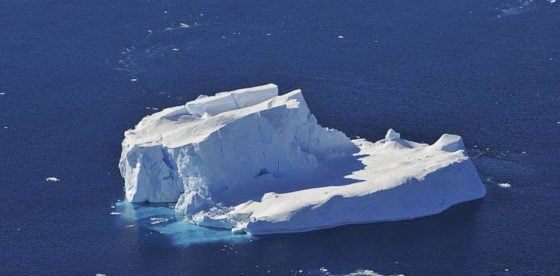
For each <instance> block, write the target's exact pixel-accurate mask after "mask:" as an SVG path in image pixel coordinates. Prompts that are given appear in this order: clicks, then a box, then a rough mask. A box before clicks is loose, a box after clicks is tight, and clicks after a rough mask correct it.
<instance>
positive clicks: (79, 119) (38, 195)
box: [0, 0, 560, 275]
mask: <svg viewBox="0 0 560 276" xmlns="http://www.w3.org/2000/svg"><path fill="white" fill-rule="evenodd" d="M186 25H188V27H187V26H186ZM269 82H274V83H276V84H278V85H279V86H280V88H281V90H282V91H284V92H286V91H288V90H290V89H295V88H302V89H303V91H304V95H305V97H306V99H307V101H308V104H309V105H310V108H311V110H312V111H313V112H314V113H315V115H316V116H317V118H318V120H319V122H320V123H321V124H322V125H324V126H329V127H334V128H337V129H339V130H342V131H344V132H345V133H347V134H348V135H349V136H352V137H355V136H361V137H365V138H367V139H369V140H377V139H380V138H382V136H383V134H384V133H385V131H386V130H387V129H388V128H390V127H392V128H395V129H396V130H397V131H399V132H401V134H402V136H403V137H404V138H406V139H410V140H416V141H424V142H433V141H434V140H435V139H436V138H437V137H439V135H441V134H442V133H445V132H447V133H455V134H459V135H462V136H463V138H464V140H465V142H466V145H467V147H468V149H469V154H470V155H471V156H472V157H473V159H474V163H475V166H476V167H477V169H478V171H479V173H480V176H481V178H482V179H483V181H484V183H485V185H486V187H487V189H488V195H487V197H486V198H484V199H482V200H478V201H475V202H469V203H464V204H460V205H458V206H455V207H453V208H451V209H449V210H447V211H445V212H444V213H442V214H440V215H436V216H431V217H427V218H421V219H415V220H410V221H401V222H390V223H377V224H368V225H354V226H344V227H338V228H334V229H328V230H322V231H316V232H310V233H302V234H286V235H273V236H267V237H241V236H232V235H230V234H229V232H224V231H215V230H209V229H200V228H197V227H194V226H190V227H189V226H185V225H182V223H181V222H177V221H176V219H175V218H174V214H173V212H172V209H170V208H168V206H166V205H147V206H132V205H130V204H126V203H123V202H119V200H121V199H122V198H123V196H124V193H123V180H122V179H121V177H120V175H119V172H118V168H117V164H118V159H119V156H120V151H121V148H120V143H121V140H122V138H123V132H124V131H125V130H126V129H128V128H131V127H133V126H134V125H135V124H136V123H137V122H138V121H139V120H140V119H141V118H142V117H144V116H146V115H147V114H150V113H153V112H155V109H161V108H164V107H169V106H174V105H180V104H183V103H185V102H186V101H187V100H189V99H192V98H194V97H196V96H197V95H198V94H201V93H206V94H210V93H215V92H218V91H223V90H231V89H235V88H240V87H247V86H254V85H259V84H264V83H269ZM47 177H57V178H59V179H60V181H59V182H48V181H46V180H45V179H46V178H47ZM559 179H560V3H550V2H548V1H545V0H534V1H530V0H523V1H517V0H515V1H514V0H504V1H489V0H482V1H466V0H457V1H443V0H434V1H423V0H417V1H412V0H407V1H405V0H395V1H392V0H391V1H389V0H372V1H366V0H361V1H354V0H348V1H331V0H328V1H292V0H284V1H256V0H249V1H214V0H211V1H201V0H196V1H187V0H180V1H179V0H152V1H149V0H144V1H132V0H129V1H124V0H121V1H117V0H97V1H68V0H56V1H55V0H0V221H1V222H0V275H27V274H33V275H54V274H63V275H66V274H70V275H94V274H95V273H104V274H108V275H125V274H146V275H174V274H182V275H241V274H244V275H261V274H272V275H295V274H303V275H309V274H311V275H331V274H345V273H350V272H355V271H358V270H373V271H376V272H378V273H382V274H393V273H404V274H407V275H510V274H511V275H555V274H556V275H559V274H560V217H559V207H560V181H559ZM500 183H501V184H502V185H501V186H500ZM504 183H508V184H510V185H511V187H509V188H504V187H502V186H507V185H503V184H504Z"/></svg>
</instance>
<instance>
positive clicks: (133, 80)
mask: <svg viewBox="0 0 560 276" xmlns="http://www.w3.org/2000/svg"><path fill="white" fill-rule="evenodd" d="M130 81H132V82H135V81H138V79H130Z"/></svg>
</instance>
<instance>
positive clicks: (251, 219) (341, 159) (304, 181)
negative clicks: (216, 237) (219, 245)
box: [119, 84, 486, 234]
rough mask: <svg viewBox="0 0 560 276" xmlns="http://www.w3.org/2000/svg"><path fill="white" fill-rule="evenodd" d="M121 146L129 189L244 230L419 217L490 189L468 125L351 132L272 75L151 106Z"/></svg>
mask: <svg viewBox="0 0 560 276" xmlns="http://www.w3.org/2000/svg"><path fill="white" fill-rule="evenodd" d="M122 146H123V151H122V156H121V160H120V164H119V167H120V170H121V174H122V176H123V177H124V179H125V191H126V198H127V200H129V201H132V202H146V201H147V202H177V203H176V210H177V211H178V212H180V213H182V214H183V215H184V217H185V219H186V220H187V221H188V222H191V223H195V224H199V225H203V226H210V227H220V228H228V229H232V231H233V232H235V233H238V232H250V233H253V234H268V233H283V232H302V231H310V230H314V229H320V228H328V227H334V226H338V225H343V224H353V223H367V222H377V221H388V220H400V219H409V218H415V217H420V216H426V215H431V214H435V213H439V212H441V211H443V210H445V209H446V208H448V207H450V206H451V205H454V204H457V203H460V202H463V201H467V200H473V199H477V198H481V197H483V196H484V195H485V193H486V190H485V187H484V185H483V184H482V183H481V181H480V179H479V177H478V174H477V172H476V170H475V168H474V167H473V165H472V163H471V162H470V160H469V159H468V157H467V156H466V154H465V151H464V145H463V141H462V139H461V137H459V136H456V135H449V134H444V135H443V136H442V137H441V138H440V139H439V140H438V141H436V142H435V143H434V144H433V145H428V144H420V143H415V142H411V141H407V140H404V139H401V138H400V134H399V133H397V132H396V131H394V130H392V129H390V130H389V131H388V132H387V135H386V136H385V139H383V140H380V141H378V142H376V143H372V142H368V141H366V140H363V139H357V140H350V139H349V138H348V137H347V136H346V135H344V133H342V132H340V131H337V130H333V129H328V128H323V127H321V126H320V125H318V123H317V120H316V119H315V117H314V116H313V115H312V114H311V113H310V111H309V109H308V107H307V104H306V102H305V100H304V98H303V96H302V93H301V91H300V90H295V91H292V92H289V93H287V94H284V95H280V96H278V88H277V87H276V85H274V84H268V85H264V86H259V87H254V88H247V89H240V90H236V91H232V92H222V93H218V94H216V95H215V96H210V97H207V96H202V97H199V98H198V99H196V100H193V101H191V102H188V103H187V104H185V105H183V106H177V107H172V108H168V109H165V110H163V111H161V112H158V113H155V114H153V115H150V116H147V117H145V118H144V119H142V121H141V122H140V123H138V125H136V127H135V128H134V129H133V130H128V131H126V132H125V139H124V141H123V144H122Z"/></svg>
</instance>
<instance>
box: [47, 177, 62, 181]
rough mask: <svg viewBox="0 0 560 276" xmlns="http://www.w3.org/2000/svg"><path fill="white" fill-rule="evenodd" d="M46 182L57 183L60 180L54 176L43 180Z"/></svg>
mask: <svg viewBox="0 0 560 276" xmlns="http://www.w3.org/2000/svg"><path fill="white" fill-rule="evenodd" d="M45 180H46V181H47V182H59V181H60V179H59V178H57V177H54V176H49V177H47V178H46V179H45Z"/></svg>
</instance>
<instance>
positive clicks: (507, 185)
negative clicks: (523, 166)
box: [498, 182, 511, 189]
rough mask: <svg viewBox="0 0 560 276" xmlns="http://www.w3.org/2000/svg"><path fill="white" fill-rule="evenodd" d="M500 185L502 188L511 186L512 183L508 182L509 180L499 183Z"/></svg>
mask: <svg viewBox="0 0 560 276" xmlns="http://www.w3.org/2000/svg"><path fill="white" fill-rule="evenodd" d="M498 186H499V187H500V188H504V189H507V188H511V184H509V183H507V182H503V183H498Z"/></svg>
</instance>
